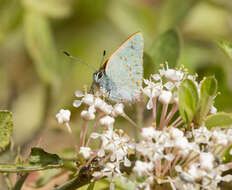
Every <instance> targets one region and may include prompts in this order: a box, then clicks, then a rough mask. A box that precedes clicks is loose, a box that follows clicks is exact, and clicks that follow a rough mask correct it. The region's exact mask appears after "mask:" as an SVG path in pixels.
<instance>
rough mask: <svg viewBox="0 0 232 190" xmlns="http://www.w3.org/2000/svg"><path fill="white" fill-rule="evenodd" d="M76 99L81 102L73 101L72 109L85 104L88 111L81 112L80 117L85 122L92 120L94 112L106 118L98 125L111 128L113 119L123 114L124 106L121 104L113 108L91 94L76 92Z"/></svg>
mask: <svg viewBox="0 0 232 190" xmlns="http://www.w3.org/2000/svg"><path fill="white" fill-rule="evenodd" d="M75 95H76V97H77V98H82V99H81V100H75V101H74V102H73V106H74V107H76V108H77V107H79V106H81V104H85V105H86V106H87V107H88V109H87V110H83V111H82V112H81V117H82V118H83V119H85V120H94V119H95V113H96V110H98V111H100V112H102V113H103V114H104V115H107V116H106V117H104V118H102V119H101V120H100V123H101V124H102V125H105V126H111V125H112V124H113V123H114V117H116V116H118V115H123V114H124V110H123V109H124V106H123V104H121V103H118V104H115V105H114V106H112V105H110V104H108V103H106V102H105V101H104V100H103V99H101V98H100V97H95V96H94V95H93V94H83V93H82V92H81V91H76V93H75Z"/></svg>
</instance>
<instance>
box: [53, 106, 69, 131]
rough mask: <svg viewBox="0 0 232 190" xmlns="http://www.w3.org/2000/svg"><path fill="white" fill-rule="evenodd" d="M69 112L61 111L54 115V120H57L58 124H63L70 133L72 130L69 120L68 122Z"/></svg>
mask: <svg viewBox="0 0 232 190" xmlns="http://www.w3.org/2000/svg"><path fill="white" fill-rule="evenodd" d="M70 116H71V112H70V111H69V110H64V109H61V110H60V111H59V113H58V114H56V118H57V120H58V123H60V124H65V126H66V127H67V129H68V131H69V132H70V133H72V129H71V127H70V125H69V123H68V122H69V120H70Z"/></svg>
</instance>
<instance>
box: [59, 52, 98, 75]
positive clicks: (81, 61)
mask: <svg viewBox="0 0 232 190" xmlns="http://www.w3.org/2000/svg"><path fill="white" fill-rule="evenodd" d="M63 53H64V54H65V55H66V56H67V57H69V58H70V59H73V60H75V61H77V62H78V63H81V64H83V65H87V66H88V67H90V68H91V69H93V70H94V71H96V70H97V69H96V68H95V67H93V66H92V65H89V64H88V63H86V62H85V61H83V60H82V59H79V58H77V57H74V56H72V55H70V54H69V53H68V52H67V51H63Z"/></svg>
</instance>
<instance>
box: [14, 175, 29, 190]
mask: <svg viewBox="0 0 232 190" xmlns="http://www.w3.org/2000/svg"><path fill="white" fill-rule="evenodd" d="M28 175H29V173H25V174H23V175H22V176H21V177H20V178H19V179H18V181H17V182H16V184H15V186H14V188H13V190H20V189H21V188H22V186H23V184H24V182H25V180H26V179H27V177H28Z"/></svg>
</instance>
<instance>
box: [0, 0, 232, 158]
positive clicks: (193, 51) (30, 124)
mask: <svg viewBox="0 0 232 190" xmlns="http://www.w3.org/2000/svg"><path fill="white" fill-rule="evenodd" d="M171 28H175V29H177V31H178V33H179V36H180V39H181V52H180V56H179V59H178V65H181V64H183V65H184V66H185V67H186V68H188V70H189V72H190V73H191V74H194V73H196V72H197V73H198V74H199V79H202V77H203V76H205V75H206V76H207V75H215V76H216V78H217V80H218V82H219V91H220V92H221V94H220V95H219V96H218V97H217V99H216V107H217V108H218V110H224V111H232V61H231V60H230V59H229V58H227V57H226V56H225V55H224V53H223V52H222V51H221V49H220V48H219V47H218V46H217V43H216V42H217V41H218V40H228V41H230V40H232V35H231V34H232V1H230V0H95V1H94V0H0V109H8V110H11V111H12V112H13V117H14V122H15V126H14V137H13V139H14V144H15V145H21V147H22V148H24V149H25V148H26V147H28V146H29V145H31V144H32V143H34V144H35V142H36V141H37V140H38V137H40V136H42V137H43V139H42V146H44V147H46V148H47V149H48V150H50V151H52V152H55V151H60V150H62V149H63V148H65V147H69V146H72V147H73V144H76V139H77V137H78V135H77V136H75V135H74V136H73V138H70V136H69V135H67V137H66V135H64V134H67V133H63V132H64V130H65V129H64V128H61V127H60V126H58V125H57V123H56V119H55V114H56V113H57V112H58V111H59V109H61V108H67V109H71V110H72V114H73V115H72V121H73V123H71V125H72V127H73V130H74V132H76V133H74V134H78V132H79V130H80V126H81V122H76V121H79V119H78V118H79V114H78V113H77V112H78V110H77V109H74V108H72V102H73V100H74V99H75V97H74V92H75V90H77V89H83V87H84V85H87V87H90V85H91V82H92V73H93V72H94V71H93V70H92V69H91V68H90V67H88V66H86V65H83V64H80V63H76V62H75V61H73V60H71V59H69V58H68V57H66V56H65V55H64V54H63V53H62V51H63V50H66V51H68V52H70V54H71V55H73V56H76V57H78V58H80V59H82V60H84V61H85V62H86V63H88V64H90V65H92V66H94V67H96V68H99V66H100V64H101V60H102V54H103V51H104V50H106V54H107V56H109V55H110V54H111V53H112V52H113V51H114V50H115V49H116V48H117V47H118V46H119V45H120V44H121V42H122V41H124V40H125V39H127V37H128V36H129V35H131V34H132V33H134V32H137V31H141V32H142V33H143V35H144V41H145V52H148V51H149V49H150V47H151V45H152V42H153V41H154V40H155V39H157V37H158V36H159V35H160V34H162V33H163V32H165V31H167V30H168V29H171ZM159 64H161V63H156V65H155V63H154V65H153V66H152V68H154V72H155V69H157V68H158V65H159ZM178 65H177V66H178ZM60 139H62V140H60ZM54 145H55V146H54ZM0 160H3V161H4V160H8V161H9V156H6V155H4V156H0Z"/></svg>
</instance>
